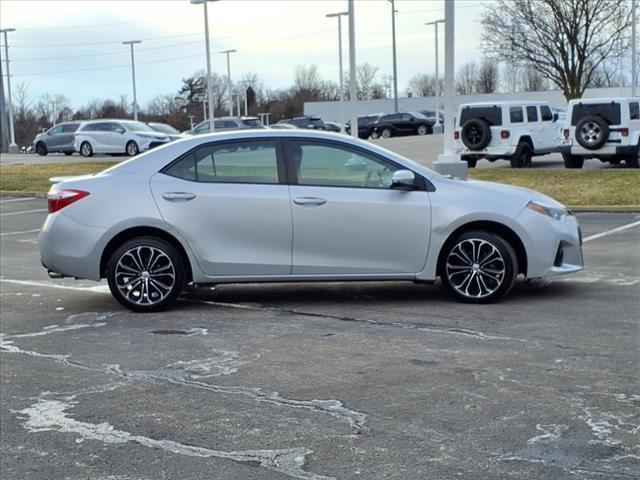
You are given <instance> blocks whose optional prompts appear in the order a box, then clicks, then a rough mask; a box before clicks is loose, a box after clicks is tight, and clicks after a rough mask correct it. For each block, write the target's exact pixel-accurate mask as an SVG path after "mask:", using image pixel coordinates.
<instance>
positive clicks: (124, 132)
mask: <svg viewBox="0 0 640 480" xmlns="http://www.w3.org/2000/svg"><path fill="white" fill-rule="evenodd" d="M170 141H171V138H169V136H168V135H167V134H166V133H162V132H158V131H156V130H154V129H153V128H151V127H150V126H148V125H145V124H144V123H142V122H135V121H132V120H91V121H89V122H84V123H83V124H82V125H81V126H80V128H79V129H78V131H77V132H76V133H75V141H74V145H75V149H76V150H77V151H79V152H80V154H81V155H82V156H83V157H91V156H92V155H93V154H94V153H108V154H123V153H126V154H127V155H129V156H130V157H133V156H134V155H137V154H138V153H140V152H144V151H146V150H149V149H150V148H154V147H157V146H159V145H162V144H164V143H167V142H170Z"/></svg>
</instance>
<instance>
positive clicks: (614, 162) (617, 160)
mask: <svg viewBox="0 0 640 480" xmlns="http://www.w3.org/2000/svg"><path fill="white" fill-rule="evenodd" d="M601 160H602V159H601ZM602 161H603V162H604V161H607V162H609V163H610V164H611V165H620V162H621V161H622V160H621V159H620V158H611V159H609V160H602Z"/></svg>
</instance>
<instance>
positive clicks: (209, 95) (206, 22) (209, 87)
mask: <svg viewBox="0 0 640 480" xmlns="http://www.w3.org/2000/svg"><path fill="white" fill-rule="evenodd" d="M215 1H217V0H191V3H193V4H194V5H199V4H203V5H204V39H205V46H206V51H207V98H208V99H209V131H210V132H215V131H216V126H215V121H214V120H215V116H214V114H213V101H212V100H213V85H212V84H211V81H212V79H211V52H210V49H209V12H208V10H207V3H209V2H215Z"/></svg>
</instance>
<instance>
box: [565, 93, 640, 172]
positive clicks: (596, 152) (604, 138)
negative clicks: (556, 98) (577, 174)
mask: <svg viewBox="0 0 640 480" xmlns="http://www.w3.org/2000/svg"><path fill="white" fill-rule="evenodd" d="M567 115H568V116H567V121H566V124H565V127H564V130H563V138H562V145H561V147H560V151H561V152H562V158H563V160H564V165H565V167H566V168H582V165H583V164H584V161H585V159H589V158H597V159H599V160H600V161H602V162H609V163H611V164H614V165H615V164H618V163H620V162H621V161H622V160H624V161H625V163H626V164H627V166H629V167H631V168H639V167H640V158H639V157H640V100H639V99H638V98H637V97H635V98H589V99H575V100H571V101H570V102H569V107H568V111H567Z"/></svg>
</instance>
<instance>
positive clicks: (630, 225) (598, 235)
mask: <svg viewBox="0 0 640 480" xmlns="http://www.w3.org/2000/svg"><path fill="white" fill-rule="evenodd" d="M638 226H640V221H638V222H633V223H628V224H626V225H622V226H621V227H617V228H612V229H611V230H606V231H604V232H601V233H596V234H595V235H590V236H588V237H586V238H584V239H582V242H583V243H586V242H590V241H591V240H597V239H598V238H602V237H606V236H607V235H611V234H613V233H618V232H622V231H623V230H628V229H630V228H633V227H638Z"/></svg>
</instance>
